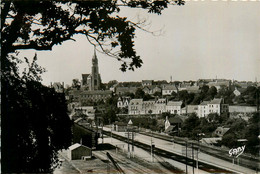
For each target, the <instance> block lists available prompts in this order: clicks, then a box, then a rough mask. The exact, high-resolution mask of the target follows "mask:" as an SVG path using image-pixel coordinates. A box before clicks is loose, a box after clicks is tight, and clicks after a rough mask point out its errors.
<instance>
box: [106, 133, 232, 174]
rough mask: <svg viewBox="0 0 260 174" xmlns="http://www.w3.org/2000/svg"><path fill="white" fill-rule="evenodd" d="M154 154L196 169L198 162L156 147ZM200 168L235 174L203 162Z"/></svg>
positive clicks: (123, 139)
mask: <svg viewBox="0 0 260 174" xmlns="http://www.w3.org/2000/svg"><path fill="white" fill-rule="evenodd" d="M103 133H104V134H105V135H108V136H110V135H111V132H109V131H103ZM112 137H113V138H115V139H118V140H120V141H124V142H127V138H126V137H123V136H120V135H116V134H112ZM134 145H135V146H137V147H139V148H142V149H144V150H146V151H148V152H149V151H150V149H151V146H150V145H147V144H144V143H141V142H138V141H134ZM154 154H156V155H158V156H161V157H165V158H169V159H173V160H175V161H178V162H180V163H183V164H185V165H186V164H188V165H189V166H193V167H194V168H196V160H194V159H191V158H186V157H185V156H182V155H179V154H177V153H174V152H169V151H166V150H163V149H159V148H157V147H155V148H154ZM198 168H199V169H200V170H203V171H206V172H208V173H219V174H227V173H235V172H233V171H230V170H226V169H222V168H220V167H217V166H214V165H211V164H207V163H205V162H202V161H199V162H198Z"/></svg>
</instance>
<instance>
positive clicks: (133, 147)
mask: <svg viewBox="0 0 260 174" xmlns="http://www.w3.org/2000/svg"><path fill="white" fill-rule="evenodd" d="M132 153H133V158H134V157H135V153H134V131H133V130H132Z"/></svg>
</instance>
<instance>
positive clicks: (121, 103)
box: [117, 96, 130, 108]
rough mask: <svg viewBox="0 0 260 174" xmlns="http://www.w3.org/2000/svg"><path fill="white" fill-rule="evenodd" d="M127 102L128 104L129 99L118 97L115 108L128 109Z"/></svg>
mask: <svg viewBox="0 0 260 174" xmlns="http://www.w3.org/2000/svg"><path fill="white" fill-rule="evenodd" d="M129 102H130V97H126V96H123V97H118V100H117V107H118V108H128V105H129Z"/></svg>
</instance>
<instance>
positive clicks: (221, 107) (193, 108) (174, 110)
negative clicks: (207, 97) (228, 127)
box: [118, 98, 229, 117]
mask: <svg viewBox="0 0 260 174" xmlns="http://www.w3.org/2000/svg"><path fill="white" fill-rule="evenodd" d="M122 101H125V103H124V104H125V106H124V107H128V114H129V115H147V114H162V113H165V112H169V113H171V114H178V115H181V114H189V113H196V114H197V115H198V116H199V117H205V116H207V115H208V114H210V113H217V114H222V113H227V112H229V105H228V104H224V101H223V99H213V100H211V101H204V102H202V103H201V104H200V105H187V106H186V107H182V106H183V102H182V101H167V99H165V98H161V99H155V100H148V101H144V100H143V99H131V100H126V99H125V100H121V99H120V100H119V103H118V106H120V107H122V106H123V104H122ZM126 101H128V106H126V104H127V103H126Z"/></svg>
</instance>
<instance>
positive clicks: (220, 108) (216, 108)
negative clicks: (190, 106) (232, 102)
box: [198, 98, 229, 117]
mask: <svg viewBox="0 0 260 174" xmlns="http://www.w3.org/2000/svg"><path fill="white" fill-rule="evenodd" d="M228 112H229V106H228V104H225V103H224V100H223V99H217V98H214V99H213V100H211V101H204V102H202V103H201V104H200V105H198V116H199V117H205V116H207V115H209V114H211V113H217V114H218V115H220V114H223V113H228Z"/></svg>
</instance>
